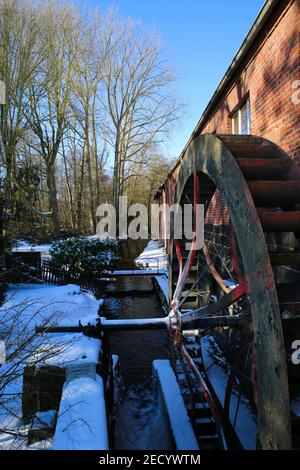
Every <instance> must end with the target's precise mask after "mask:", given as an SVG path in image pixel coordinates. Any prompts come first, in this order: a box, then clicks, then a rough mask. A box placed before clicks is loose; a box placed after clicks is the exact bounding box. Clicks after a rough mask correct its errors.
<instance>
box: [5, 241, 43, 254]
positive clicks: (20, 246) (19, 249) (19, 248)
mask: <svg viewBox="0 0 300 470" xmlns="http://www.w3.org/2000/svg"><path fill="white" fill-rule="evenodd" d="M51 246H52V245H51V243H44V244H41V245H36V244H34V243H28V242H27V241H25V240H19V241H17V243H16V244H15V246H13V248H12V252H13V253H26V252H29V251H31V252H34V253H49V250H50V248H51Z"/></svg>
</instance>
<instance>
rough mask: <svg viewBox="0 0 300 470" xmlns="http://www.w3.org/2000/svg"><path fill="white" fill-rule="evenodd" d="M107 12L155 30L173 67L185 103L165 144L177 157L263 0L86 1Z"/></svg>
mask: <svg viewBox="0 0 300 470" xmlns="http://www.w3.org/2000/svg"><path fill="white" fill-rule="evenodd" d="M87 3H88V5H89V6H91V7H92V8H93V7H96V6H99V7H100V8H101V9H106V8H107V7H109V6H110V5H111V4H112V3H113V4H114V5H115V6H117V7H118V9H119V11H120V13H121V14H122V15H124V16H132V17H134V18H138V19H140V20H142V21H143V23H145V24H147V25H149V26H153V27H154V28H155V30H156V31H157V32H158V33H159V34H160V36H161V37H162V40H163V43H164V45H165V52H166V55H167V57H168V59H169V61H170V63H171V65H172V66H173V67H174V68H175V70H176V72H177V74H178V76H179V81H178V83H177V85H176V89H177V91H178V94H179V96H180V97H181V98H182V99H183V100H184V101H185V102H186V103H187V105H188V107H187V115H185V117H184V119H183V122H182V124H181V125H180V128H179V129H176V130H175V131H174V132H173V135H172V136H171V137H170V140H169V141H168V142H167V145H166V152H167V153H168V154H169V156H171V157H178V155H179V153H180V152H181V150H182V149H183V147H184V145H185V143H186V141H187V140H188V138H189V137H190V135H191V133H192V131H193V129H194V127H195V125H196V123H197V121H198V119H199V118H200V115H201V114H202V112H203V111H204V109H205V107H206V105H207V103H208V102H209V100H210V98H211V96H212V94H213V92H214V91H215V89H216V88H217V86H218V84H219V82H220V80H221V79H222V77H223V75H224V73H225V71H226V69H227V68H228V66H229V64H230V62H231V60H232V59H233V57H234V55H235V54H236V52H237V50H238V48H239V47H240V45H241V43H242V41H243V39H244V38H245V36H246V34H247V33H248V31H249V29H250V27H251V26H252V24H253V22H254V20H255V18H256V16H257V15H258V13H259V11H260V9H261V8H262V6H263V4H264V0H251V1H249V0H247V1H244V2H243V1H241V0H209V1H207V0H115V1H114V2H111V1H109V0H89V1H88V2H87Z"/></svg>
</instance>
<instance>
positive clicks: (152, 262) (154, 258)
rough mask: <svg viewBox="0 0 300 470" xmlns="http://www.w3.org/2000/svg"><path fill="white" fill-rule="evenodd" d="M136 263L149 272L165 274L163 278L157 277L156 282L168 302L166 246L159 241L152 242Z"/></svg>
mask: <svg viewBox="0 0 300 470" xmlns="http://www.w3.org/2000/svg"><path fill="white" fill-rule="evenodd" d="M135 263H136V265H137V266H139V267H143V268H146V269H147V270H154V271H160V272H162V273H163V276H156V281H157V283H158V284H159V286H160V288H161V290H162V292H163V295H164V297H165V299H166V301H167V302H168V297H169V283H168V257H167V254H166V250H165V248H164V246H163V245H162V244H161V243H160V242H159V241H156V240H150V241H149V243H148V245H147V246H146V248H145V249H144V251H143V252H142V253H141V254H140V255H139V256H138V257H137V258H136V260H135Z"/></svg>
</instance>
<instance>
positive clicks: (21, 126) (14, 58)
mask: <svg viewBox="0 0 300 470" xmlns="http://www.w3.org/2000/svg"><path fill="white" fill-rule="evenodd" d="M39 35H40V29H39V24H38V21H37V16H36V11H35V9H34V8H33V6H32V5H31V4H30V2H29V1H26V0H25V1H20V0H1V1H0V80H2V81H3V82H4V83H5V86H6V100H5V104H4V105H1V106H0V162H1V164H2V165H5V168H6V195H7V197H8V198H9V200H10V205H11V209H13V206H14V192H15V191H16V188H18V179H17V175H16V166H17V165H16V161H17V153H18V145H19V143H20V141H21V140H22V138H23V136H24V134H25V133H26V124H25V121H24V113H25V109H26V107H27V104H28V102H27V99H26V93H27V90H28V87H29V84H30V82H31V80H32V79H33V77H34V74H35V73H36V70H37V68H38V67H39V65H40V63H41V61H42V60H43V54H42V51H41V49H40V47H39V42H38V38H39Z"/></svg>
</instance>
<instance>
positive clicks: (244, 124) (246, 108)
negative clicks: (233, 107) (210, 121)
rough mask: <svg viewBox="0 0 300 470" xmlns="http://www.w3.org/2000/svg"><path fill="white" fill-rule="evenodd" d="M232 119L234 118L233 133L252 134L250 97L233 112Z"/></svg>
mask: <svg viewBox="0 0 300 470" xmlns="http://www.w3.org/2000/svg"><path fill="white" fill-rule="evenodd" d="M231 120H232V133H233V134H251V122H250V100H249V98H248V99H247V101H246V102H245V103H244V104H243V105H242V106H241V107H240V108H239V109H238V110H237V111H236V112H235V113H234V114H233V116H232V118H231Z"/></svg>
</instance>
